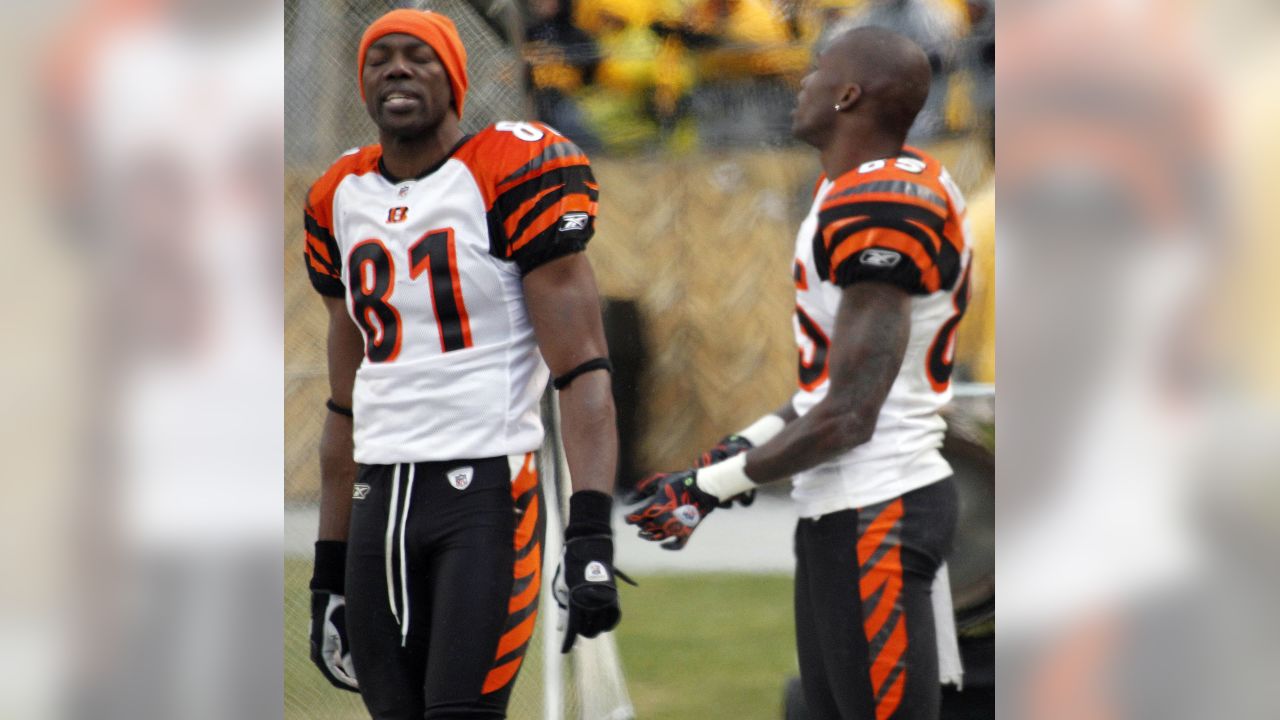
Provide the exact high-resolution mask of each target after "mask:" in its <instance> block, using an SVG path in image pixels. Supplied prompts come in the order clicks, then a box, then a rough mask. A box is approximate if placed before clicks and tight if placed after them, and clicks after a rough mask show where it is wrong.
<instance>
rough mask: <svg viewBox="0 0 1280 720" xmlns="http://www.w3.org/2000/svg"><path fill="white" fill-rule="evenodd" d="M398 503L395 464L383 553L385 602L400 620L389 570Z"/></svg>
mask: <svg viewBox="0 0 1280 720" xmlns="http://www.w3.org/2000/svg"><path fill="white" fill-rule="evenodd" d="M399 503H400V465H399V464H397V465H396V473H395V476H394V477H393V478H392V479H391V505H390V507H389V508H388V510H387V537H386V544H385V545H384V548H383V549H384V551H385V552H384V554H385V555H386V559H387V602H389V603H390V604H391V616H392V617H394V618H395V619H396V622H397V623H399V622H400V613H399V611H397V610H396V585H395V576H394V575H392V571H391V549H392V547H394V546H393V545H392V542H393V541H394V538H395V536H396V507H397V506H398V505H399Z"/></svg>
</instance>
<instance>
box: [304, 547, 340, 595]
mask: <svg viewBox="0 0 1280 720" xmlns="http://www.w3.org/2000/svg"><path fill="white" fill-rule="evenodd" d="M346 575H347V544H346V543H345V542H343V541H341V540H317V541H316V561H315V566H314V567H313V568H312V570H311V589H312V590H322V591H324V592H328V593H333V594H334V595H342V594H344V593H343V590H342V589H343V586H344V585H345V582H344V580H345V578H346Z"/></svg>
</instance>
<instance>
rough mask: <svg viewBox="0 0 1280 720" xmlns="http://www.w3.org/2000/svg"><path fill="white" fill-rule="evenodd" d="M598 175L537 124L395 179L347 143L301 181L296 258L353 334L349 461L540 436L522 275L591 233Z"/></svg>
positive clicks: (464, 145)
mask: <svg viewBox="0 0 1280 720" xmlns="http://www.w3.org/2000/svg"><path fill="white" fill-rule="evenodd" d="M597 190H598V188H597V185H596V182H595V179H594V177H593V176H592V174H591V168H590V166H589V165H588V162H587V158H586V156H585V155H583V153H582V151H581V150H579V149H578V148H577V146H575V145H574V144H573V143H572V142H570V141H568V140H566V139H565V138H564V137H562V136H561V135H559V134H558V133H556V132H555V131H554V130H552V129H551V128H549V127H547V126H545V125H542V124H538V123H514V122H502V123H497V124H496V125H492V126H490V127H488V128H486V129H484V130H482V131H480V132H479V133H476V134H475V135H473V136H469V137H466V138H463V140H462V141H461V142H460V143H459V144H458V145H457V146H456V147H454V148H453V149H452V150H451V151H450V152H449V154H448V155H447V156H446V157H445V158H444V159H443V160H442V161H441V162H440V163H439V164H438V165H436V166H435V167H433V168H430V169H428V170H427V171H426V172H424V173H423V174H422V175H420V176H418V177H415V178H407V179H401V178H396V177H393V176H392V175H391V174H390V173H389V172H388V171H387V169H386V166H385V164H384V163H383V161H382V148H381V147H380V146H378V145H371V146H367V147H363V148H358V149H355V150H351V151H349V152H348V153H346V154H345V155H343V156H342V157H341V158H339V159H338V160H337V162H335V163H334V164H333V165H332V166H331V167H330V168H329V170H328V171H327V172H325V174H324V175H323V176H321V178H320V179H319V180H318V181H316V183H315V184H314V185H313V186H312V187H311V190H310V191H309V192H308V195H307V205H306V215H305V222H306V249H305V253H304V255H305V261H306V264H307V271H308V274H309V275H310V278H311V282H312V285H313V286H314V287H315V289H316V290H317V291H318V292H319V293H321V294H322V295H327V296H330V297H342V298H344V299H345V301H346V304H347V310H348V312H349V313H350V315H351V318H352V319H353V320H354V321H355V323H356V325H357V326H358V327H359V328H360V331H361V333H362V334H363V337H364V349H365V356H364V359H363V361H362V362H361V365H360V368H359V370H358V371H357V373H356V381H355V393H354V398H353V405H354V407H353V408H352V410H353V414H354V416H355V436H354V437H355V459H356V461H357V462H360V463H366V464H390V463H399V462H424V461H431V460H451V459H462V458H481V457H494V456H498V455H510V454H515V453H524V452H529V451H532V450H534V449H536V448H537V447H538V446H539V445H540V444H541V442H542V424H541V421H540V419H539V414H538V399H539V398H540V397H541V394H542V391H543V389H544V387H545V386H546V382H547V376H548V370H547V368H546V365H545V364H544V363H543V362H542V357H541V354H540V353H539V352H538V347H537V342H536V340H535V338H534V335H533V327H532V325H531V324H530V321H529V317H528V313H527V311H526V309H525V304H524V293H523V285H522V282H521V279H522V277H523V276H524V274H525V273H528V272H529V271H531V270H533V269H534V268H536V267H538V266H540V265H542V264H544V263H546V262H549V261H551V260H554V259H556V258H559V257H563V256H565V255H568V254H571V253H575V252H580V251H582V250H583V249H584V248H585V247H586V244H587V242H588V241H589V240H590V238H591V235H592V232H593V229H594V220H595V215H596V199H597Z"/></svg>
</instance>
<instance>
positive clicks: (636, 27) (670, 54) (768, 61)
mask: <svg viewBox="0 0 1280 720" xmlns="http://www.w3.org/2000/svg"><path fill="white" fill-rule="evenodd" d="M907 5H910V6H911V8H910V12H912V13H914V14H915V15H916V16H917V17H920V16H924V17H926V18H927V24H928V25H929V27H930V29H931V33H932V34H933V35H934V36H936V37H940V38H948V39H950V40H951V41H953V43H959V42H960V41H961V39H962V38H964V37H966V36H967V35H969V33H970V32H971V31H972V30H973V28H974V26H975V25H976V24H980V23H981V22H982V21H983V20H984V19H986V18H987V16H989V15H990V7H991V6H990V3H989V2H973V1H972V0H913V2H908V3H903V2H896V0H888V1H886V0H532V1H531V2H530V5H529V7H530V15H531V19H530V26H529V34H528V37H527V38H526V40H527V42H526V45H525V48H526V50H525V53H526V59H527V61H528V63H529V66H530V70H531V73H532V77H531V79H532V85H533V87H534V89H535V93H537V94H539V95H541V96H542V97H541V99H540V101H539V114H540V115H542V116H543V119H544V120H547V121H549V122H552V123H553V124H557V121H558V124H557V127H559V126H560V125H564V126H566V127H564V128H561V129H562V130H566V132H567V133H568V134H570V135H571V136H572V135H575V134H577V135H585V136H587V137H586V138H585V140H586V143H585V144H587V145H593V146H595V149H598V148H601V147H603V148H604V149H607V150H609V151H615V152H626V151H630V150H636V149H642V148H651V147H654V146H655V145H665V146H667V147H670V148H673V149H687V148H688V147H691V146H692V145H694V144H696V142H697V130H696V127H695V126H696V123H697V121H698V120H699V119H700V117H699V115H700V114H699V113H698V112H693V111H691V107H690V106H691V100H692V99H693V97H694V95H695V94H696V92H697V91H698V89H699V88H701V87H706V86H708V85H718V86H725V85H732V84H735V83H736V84H739V85H742V86H744V87H750V86H751V84H752V83H756V86H755V87H756V92H755V95H756V96H759V95H760V93H761V92H766V93H771V95H772V97H773V98H775V99H776V100H775V102H774V104H789V98H790V97H791V96H792V95H794V92H795V91H796V89H797V88H798V83H799V80H800V78H801V77H802V76H803V75H804V73H805V71H806V68H807V67H808V66H809V64H810V62H811V58H812V57H813V54H814V52H815V48H816V47H820V45H821V43H822V41H823V40H824V39H825V38H826V37H827V36H828V34H829V33H830V32H831V31H832V30H833V29H834V28H838V27H840V26H841V25H842V23H851V22H856V20H857V18H858V17H859V16H870V15H871V14H873V13H876V12H877V11H884V10H885V9H886V8H889V7H890V6H893V7H894V9H895V10H896V11H900V10H901V8H902V7H903V6H907ZM877 24H879V23H877ZM907 34H909V35H910V34H911V33H907ZM913 39H917V41H920V39H919V38H913ZM926 49H927V50H930V51H931V52H932V51H933V48H930V47H928V46H927V45H926ZM960 65H962V64H955V63H951V64H949V66H948V67H946V72H947V74H948V75H955V74H959V77H954V78H953V82H951V83H949V92H948V93H947V94H948V97H947V98H946V99H945V106H946V109H945V112H944V120H945V129H946V130H949V131H953V132H954V131H961V130H967V129H971V128H973V127H974V126H975V124H976V123H977V122H979V121H980V120H981V119H982V118H980V117H977V115H976V111H975V110H974V103H973V100H972V97H971V95H972V92H971V91H972V87H973V82H972V79H971V78H968V77H965V74H967V73H969V72H971V70H970V68H968V67H961V66H960ZM760 82H766V83H769V89H766V90H763V91H762V90H760V87H761V86H760V85H759V83H760ZM774 89H776V92H774V91H773V90H774ZM548 98H549V100H548ZM566 99H567V100H568V101H569V102H571V103H572V104H573V105H574V106H576V107H572V108H569V109H567V113H568V115H567V116H566V114H565V111H566V108H565V107H564V106H560V107H559V108H557V103H560V102H562V101H565V100H566ZM725 103H726V101H725V100H724V99H723V98H717V99H716V100H714V101H713V104H715V105H721V106H722V105H724V104H725ZM785 109H789V107H787V108H785ZM775 124H776V123H775ZM575 139H578V138H575Z"/></svg>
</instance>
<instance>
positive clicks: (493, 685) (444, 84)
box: [305, 9, 620, 720]
mask: <svg viewBox="0 0 1280 720" xmlns="http://www.w3.org/2000/svg"><path fill="white" fill-rule="evenodd" d="M357 57H358V60H357V78H358V82H359V89H360V95H361V99H362V101H363V102H364V104H365V107H366V108H367V110H368V112H369V115H370V116H371V117H372V118H373V121H374V123H375V124H376V125H377V128H378V139H379V143H378V144H376V145H370V146H367V147H362V148H358V149H355V150H351V151H349V152H348V153H346V154H345V155H343V156H342V157H340V158H338V160H337V161H336V162H335V163H334V164H333V165H332V166H331V167H330V168H329V170H328V171H327V172H325V173H324V175H323V176H321V177H320V179H319V180H317V181H316V183H315V184H314V185H313V186H312V187H311V189H310V191H309V192H308V195H307V199H306V250H305V260H306V264H307V270H308V272H309V274H310V278H311V282H312V284H313V285H314V287H315V289H316V290H317V291H318V292H319V293H320V294H321V295H322V296H324V299H325V303H326V306H327V308H328V311H329V337H328V363H329V384H330V389H331V392H332V395H331V398H330V399H329V401H328V409H329V410H330V412H329V413H328V414H327V416H326V421H325V425H324V430H323V435H322V439H321V448H320V454H321V482H322V487H321V510H320V512H321V517H320V530H319V541H318V542H317V543H316V554H315V570H314V576H313V578H312V582H311V589H312V592H313V597H312V635H311V642H312V659H313V660H314V661H315V663H316V664H317V666H318V667H319V668H320V670H321V672H323V673H324V674H325V676H326V677H327V678H328V679H329V680H330V681H331V682H332V683H333V684H334V685H336V686H337V687H340V688H345V689H349V690H356V689H357V688H358V691H359V692H360V694H361V695H362V697H363V700H364V702H365V705H366V706H367V707H368V709H369V712H370V713H371V714H372V716H373V717H374V718H377V719H378V720H392V719H397V720H399V719H408V718H415V719H416V720H421V718H424V717H425V718H428V719H430V718H446V717H447V718H458V717H474V718H502V717H505V716H506V706H507V702H508V698H509V695H510V692H511V688H512V685H513V683H514V681H515V677H516V673H517V672H518V671H519V669H520V665H521V661H522V660H523V657H524V653H525V649H526V647H527V646H528V643H529V639H530V637H531V636H532V634H533V628H534V622H535V618H536V615H537V606H538V592H539V589H540V587H541V584H542V572H543V571H542V532H543V513H542V504H541V503H542V500H541V494H540V492H539V488H538V477H537V471H536V469H535V462H534V454H533V453H534V450H535V449H537V448H538V447H539V446H540V444H541V442H542V437H543V428H542V425H541V422H540V419H539V412H538V401H539V398H540V396H541V395H542V392H543V389H544V388H545V386H546V383H547V380H548V378H549V377H553V378H554V385H555V386H556V387H557V388H558V389H559V390H560V395H559V402H560V411H561V415H562V417H563V429H562V434H563V442H564V446H565V452H566V456H567V460H568V464H569V468H570V471H571V473H572V477H573V486H574V487H573V489H574V492H573V494H572V496H571V497H570V500H569V506H570V510H569V520H568V527H567V529H566V530H565V551H564V554H563V556H562V559H561V566H560V568H559V570H558V573H559V580H560V582H558V583H557V584H558V585H559V586H560V587H561V591H560V592H559V593H558V594H557V600H558V601H560V602H562V604H563V606H564V609H565V611H566V612H567V632H566V636H565V641H564V649H565V651H566V652H567V651H568V649H569V648H570V647H571V646H572V644H573V641H574V638H575V637H576V636H577V635H583V636H586V637H594V636H595V635H597V634H599V633H601V632H603V631H606V630H609V629H611V628H613V627H614V626H615V625H616V624H617V622H618V620H619V617H620V613H619V609H618V598H617V589H616V587H615V584H614V582H615V581H614V570H613V539H612V534H611V532H612V531H611V527H610V510H611V505H612V487H613V477H614V473H615V463H616V455H617V439H616V430H615V422H614V407H613V400H612V396H611V391H610V383H609V371H610V369H611V368H610V365H609V361H608V359H607V348H606V346H605V340H604V333H603V325H602V320H601V316H600V305H599V297H598V293H597V290H596V284H595V279H594V276H593V275H592V271H591V266H590V265H589V264H588V262H587V259H586V256H585V255H584V254H583V250H584V248H585V246H586V244H587V241H588V240H589V239H590V238H591V236H592V232H593V227H594V221H595V215H596V199H597V191H598V189H597V185H596V181H595V179H594V177H593V176H592V173H591V168H590V166H589V165H588V163H587V158H586V157H585V156H584V155H583V153H582V151H581V150H579V149H578V148H577V147H576V146H575V145H574V144H573V143H571V142H569V141H568V140H566V139H565V138H563V137H561V136H560V135H559V134H558V133H557V132H556V131H555V130H553V129H551V128H550V127H547V126H545V125H540V124H537V123H524V122H500V123H497V124H496V125H493V126H490V127H487V128H485V129H483V130H481V131H480V132H478V133H476V134H474V135H465V134H464V133H463V132H462V130H461V129H460V128H459V119H460V118H461V117H462V113H463V110H464V105H465V101H466V91H467V74H466V51H465V49H464V48H463V46H462V43H461V41H460V39H459V37H458V34H457V31H456V28H455V27H454V25H453V23H452V22H451V21H450V20H449V19H448V18H446V17H445V16H443V15H439V14H436V13H432V12H425V11H419V10H409V9H398V10H393V11H391V12H389V13H387V14H386V15H384V16H382V17H381V18H379V19H378V20H376V21H374V22H373V23H372V24H371V25H370V26H369V27H368V29H367V30H366V31H365V33H364V35H363V37H362V38H361V40H360V44H359V50H358V56H357Z"/></svg>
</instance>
